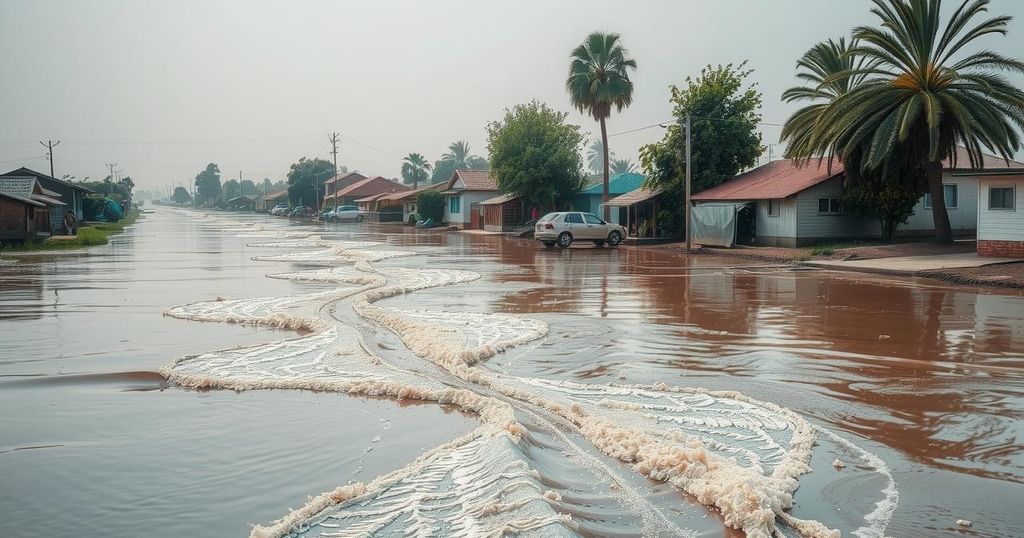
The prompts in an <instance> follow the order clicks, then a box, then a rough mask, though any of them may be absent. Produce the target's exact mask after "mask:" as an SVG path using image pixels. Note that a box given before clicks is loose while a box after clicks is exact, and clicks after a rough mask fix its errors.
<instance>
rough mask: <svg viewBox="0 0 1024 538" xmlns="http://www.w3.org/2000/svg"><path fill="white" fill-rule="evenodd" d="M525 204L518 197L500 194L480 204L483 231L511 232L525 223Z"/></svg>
mask: <svg viewBox="0 0 1024 538" xmlns="http://www.w3.org/2000/svg"><path fill="white" fill-rule="evenodd" d="M524 204H525V202H524V201H523V199H522V198H521V197H519V196H513V195H511V194H502V195H501V196H495V197H494V198H489V199H487V200H484V201H483V202H480V207H482V208H483V210H484V218H483V223H484V229H485V230H487V231H489V232H511V231H512V230H513V229H515V228H516V227H519V226H522V225H523V223H524V222H526V211H525V209H526V208H525V207H524Z"/></svg>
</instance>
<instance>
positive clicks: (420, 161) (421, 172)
mask: <svg viewBox="0 0 1024 538" xmlns="http://www.w3.org/2000/svg"><path fill="white" fill-rule="evenodd" d="M430 168H431V167H430V161H428V160H427V158H426V157H424V156H423V155H420V154H419V153H410V154H409V156H408V157H406V158H404V159H402V179H404V180H405V182H406V183H412V188H414V189H415V188H417V187H418V186H419V184H420V182H421V181H426V180H427V179H429V178H430Z"/></svg>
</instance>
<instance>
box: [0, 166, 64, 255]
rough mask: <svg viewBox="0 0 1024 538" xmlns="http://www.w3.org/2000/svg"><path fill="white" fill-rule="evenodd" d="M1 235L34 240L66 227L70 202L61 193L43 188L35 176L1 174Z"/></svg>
mask: <svg viewBox="0 0 1024 538" xmlns="http://www.w3.org/2000/svg"><path fill="white" fill-rule="evenodd" d="M0 195H3V200H2V203H0V221H2V224H0V229H2V232H0V239H3V240H5V241H15V242H19V241H34V240H37V239H45V238H47V237H50V236H51V235H56V234H63V233H65V231H67V227H66V226H65V221H64V213H65V208H66V207H67V204H65V203H64V202H63V201H62V200H60V194H58V193H56V192H54V191H51V190H48V189H44V188H43V187H42V185H41V184H40V183H39V181H37V180H36V178H35V177H32V176H27V177H12V176H0Z"/></svg>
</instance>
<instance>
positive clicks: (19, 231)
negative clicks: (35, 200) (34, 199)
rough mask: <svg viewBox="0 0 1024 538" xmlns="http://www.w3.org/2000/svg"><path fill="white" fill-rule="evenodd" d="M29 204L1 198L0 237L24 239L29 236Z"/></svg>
mask: <svg viewBox="0 0 1024 538" xmlns="http://www.w3.org/2000/svg"><path fill="white" fill-rule="evenodd" d="M28 208H29V206H27V205H25V204H23V203H21V202H18V201H16V200H11V199H9V198H0V239H4V240H18V241H23V240H25V239H28V238H29V230H28V228H29V226H28V223H29V218H28V214H27V212H28Z"/></svg>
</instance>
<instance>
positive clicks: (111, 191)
mask: <svg viewBox="0 0 1024 538" xmlns="http://www.w3.org/2000/svg"><path fill="white" fill-rule="evenodd" d="M107 166H109V167H110V187H109V188H108V189H107V196H109V195H110V194H112V193H113V192H114V167H115V166H117V163H107Z"/></svg>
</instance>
